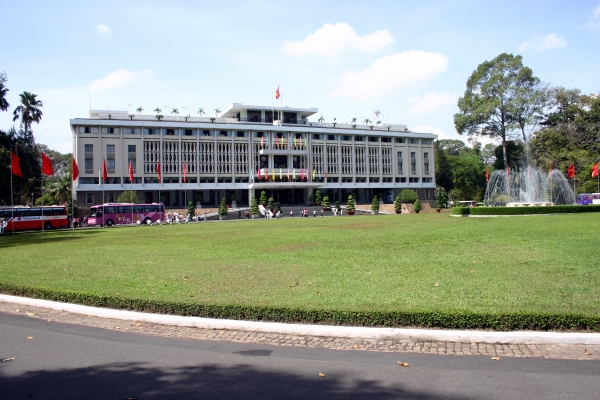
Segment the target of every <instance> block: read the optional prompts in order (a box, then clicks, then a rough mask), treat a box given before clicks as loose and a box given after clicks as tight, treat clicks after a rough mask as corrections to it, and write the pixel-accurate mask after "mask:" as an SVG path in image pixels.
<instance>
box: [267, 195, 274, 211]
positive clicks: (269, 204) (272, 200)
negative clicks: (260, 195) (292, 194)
mask: <svg viewBox="0 0 600 400" xmlns="http://www.w3.org/2000/svg"><path fill="white" fill-rule="evenodd" d="M274 203H275V199H273V197H269V201H268V202H267V208H268V209H269V210H272V209H273V206H274Z"/></svg>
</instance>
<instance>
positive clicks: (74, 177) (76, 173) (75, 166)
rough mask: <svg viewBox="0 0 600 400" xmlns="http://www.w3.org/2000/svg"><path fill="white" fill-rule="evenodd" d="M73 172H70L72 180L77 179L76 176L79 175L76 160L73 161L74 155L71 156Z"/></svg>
mask: <svg viewBox="0 0 600 400" xmlns="http://www.w3.org/2000/svg"><path fill="white" fill-rule="evenodd" d="M72 169H73V173H72V174H71V175H72V176H71V177H72V178H73V180H75V179H77V177H78V176H79V167H77V161H75V157H73V168H72Z"/></svg>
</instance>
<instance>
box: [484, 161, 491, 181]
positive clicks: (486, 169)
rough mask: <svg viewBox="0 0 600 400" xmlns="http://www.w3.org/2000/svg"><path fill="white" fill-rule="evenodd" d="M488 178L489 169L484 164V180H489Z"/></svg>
mask: <svg viewBox="0 0 600 400" xmlns="http://www.w3.org/2000/svg"><path fill="white" fill-rule="evenodd" d="M489 180H490V170H489V167H488V166H487V165H486V166H485V181H486V182H487V181H489Z"/></svg>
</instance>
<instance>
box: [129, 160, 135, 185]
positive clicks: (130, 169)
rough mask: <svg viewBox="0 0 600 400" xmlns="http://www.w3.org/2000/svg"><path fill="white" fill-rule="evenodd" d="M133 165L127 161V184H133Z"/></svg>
mask: <svg viewBox="0 0 600 400" xmlns="http://www.w3.org/2000/svg"><path fill="white" fill-rule="evenodd" d="M133 180H134V178H133V163H132V162H131V160H129V182H130V183H133Z"/></svg>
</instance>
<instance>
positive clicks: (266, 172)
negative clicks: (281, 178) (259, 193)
mask: <svg viewBox="0 0 600 400" xmlns="http://www.w3.org/2000/svg"><path fill="white" fill-rule="evenodd" d="M265 179H266V180H269V168H267V169H266V170H265Z"/></svg>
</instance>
